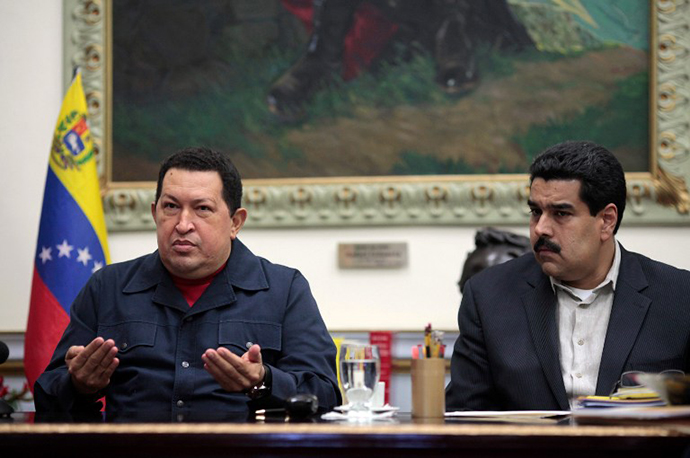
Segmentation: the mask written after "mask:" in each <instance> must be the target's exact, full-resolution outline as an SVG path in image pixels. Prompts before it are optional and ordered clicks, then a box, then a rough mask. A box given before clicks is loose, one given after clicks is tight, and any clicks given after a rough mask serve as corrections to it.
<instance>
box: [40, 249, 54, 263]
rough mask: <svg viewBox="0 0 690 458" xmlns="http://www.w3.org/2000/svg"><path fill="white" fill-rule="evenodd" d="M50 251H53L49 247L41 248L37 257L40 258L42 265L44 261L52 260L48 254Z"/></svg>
mask: <svg viewBox="0 0 690 458" xmlns="http://www.w3.org/2000/svg"><path fill="white" fill-rule="evenodd" d="M51 251H53V249H52V248H50V247H41V253H40V254H39V255H38V257H39V258H41V261H42V262H43V264H45V263H46V261H52V260H53V256H52V255H51V254H50V252H51Z"/></svg>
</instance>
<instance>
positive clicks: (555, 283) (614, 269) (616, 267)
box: [549, 239, 621, 296]
mask: <svg viewBox="0 0 690 458" xmlns="http://www.w3.org/2000/svg"><path fill="white" fill-rule="evenodd" d="M613 244H614V247H615V250H614V254H613V264H611V268H610V269H609V271H608V273H607V274H606V277H605V278H604V280H603V281H602V282H601V283H599V285H597V287H596V288H594V289H593V290H592V293H594V294H596V293H598V292H599V290H601V289H602V288H603V287H604V286H606V285H608V284H609V283H610V284H611V289H612V290H613V291H615V290H616V283H617V282H618V272H619V271H620V267H621V248H620V246H619V245H618V241H616V240H615V239H614V241H613ZM549 281H550V282H551V289H552V290H553V292H554V293H555V292H556V288H560V289H563V290H565V291H567V292H568V293H569V294H571V295H574V296H577V294H574V292H573V290H572V289H570V288H569V287H568V285H564V284H563V283H562V282H561V281H560V280H556V279H555V278H553V277H549Z"/></svg>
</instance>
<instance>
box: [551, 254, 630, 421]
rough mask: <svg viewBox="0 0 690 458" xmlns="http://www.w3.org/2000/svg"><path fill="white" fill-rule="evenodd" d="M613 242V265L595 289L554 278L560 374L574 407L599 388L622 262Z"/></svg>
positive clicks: (552, 285) (552, 283)
mask: <svg viewBox="0 0 690 458" xmlns="http://www.w3.org/2000/svg"><path fill="white" fill-rule="evenodd" d="M614 243H615V247H616V250H615V255H614V258H613V264H612V265H611V269H609V272H608V274H607V275H606V278H604V280H603V281H602V282H601V283H600V284H599V285H598V286H597V287H596V288H594V289H592V290H583V289H579V288H573V287H571V286H568V285H564V284H562V283H561V282H560V281H558V280H556V279H554V278H551V287H552V288H553V289H554V292H555V293H556V297H557V301H558V305H557V312H556V319H557V322H558V337H559V347H560V348H559V350H560V353H559V354H560V361H561V373H562V374H563V383H564V384H565V391H566V394H567V395H568V399H569V401H570V406H571V408H572V407H573V406H574V404H575V400H576V399H577V397H578V396H588V395H593V394H594V392H595V390H596V387H597V378H598V375H599V365H600V363H601V355H602V353H603V351H604V341H605V340H606V330H607V329H608V325H609V318H610V316H611V308H612V306H613V295H614V292H615V290H616V280H617V279H618V271H619V268H620V261H621V250H620V247H619V246H618V242H616V241H614Z"/></svg>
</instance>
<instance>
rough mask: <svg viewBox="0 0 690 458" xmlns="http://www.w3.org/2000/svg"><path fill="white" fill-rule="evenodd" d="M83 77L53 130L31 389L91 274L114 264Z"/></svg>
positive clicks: (29, 367) (27, 365) (30, 348)
mask: <svg viewBox="0 0 690 458" xmlns="http://www.w3.org/2000/svg"><path fill="white" fill-rule="evenodd" d="M81 81H82V78H81V73H77V75H76V77H75V78H74V80H73V81H72V84H71V86H70V88H69V89H68V91H67V94H66V95H65V99H64V101H63V103H62V108H61V110H60V116H59V118H58V121H57V124H56V126H55V132H54V134H53V141H52V145H51V148H50V158H49V160H48V175H47V177H46V185H45V191H44V194H43V207H42V210H41V222H40V225H39V231H38V243H37V245H36V253H35V257H34V274H33V281H32V285H31V303H30V306H29V319H28V324H27V328H26V336H25V340H24V371H25V374H26V378H27V381H28V383H29V387H30V388H31V390H32V391H33V386H34V383H35V382H36V379H37V378H38V376H39V375H41V373H42V372H43V370H44V369H45V367H46V366H47V365H48V363H49V362H50V358H51V356H52V354H53V351H54V350H55V347H56V345H57V343H58V341H59V340H60V337H61V336H62V333H63V332H64V330H65V328H66V327H67V324H68V322H69V310H70V305H71V304H72V302H73V301H74V298H75V297H76V296H77V294H78V293H79V291H80V290H81V288H82V287H83V286H84V285H85V284H86V281H87V280H88V279H89V277H90V276H91V274H92V273H93V272H95V271H97V270H98V269H100V268H101V267H103V266H104V265H106V264H107V263H109V262H110V255H109V253H108V242H107V233H106V227H105V219H104V217H103V205H102V203H101V194H100V189H99V186H98V172H97V169H96V158H95V153H94V149H93V143H92V140H91V135H90V132H89V126H88V123H87V119H86V113H87V106H86V97H85V96H84V90H83V88H82V82H81Z"/></svg>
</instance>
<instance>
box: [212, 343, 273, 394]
mask: <svg viewBox="0 0 690 458" xmlns="http://www.w3.org/2000/svg"><path fill="white" fill-rule="evenodd" d="M201 359H202V361H203V362H204V369H206V370H207V371H208V373H209V374H211V376H212V377H213V378H214V379H215V380H216V381H217V382H218V383H219V384H220V386H221V387H222V388H223V389H224V390H225V391H229V392H236V391H246V390H249V389H251V388H253V387H255V386H257V385H259V384H260V383H261V382H262V381H263V379H264V376H265V375H266V368H264V365H263V363H262V360H261V347H259V346H258V345H256V344H254V345H252V346H251V347H250V348H249V350H247V352H246V353H245V354H243V355H242V356H241V357H240V356H237V355H236V354H234V353H233V352H231V351H230V350H228V349H227V348H225V347H219V348H217V349H215V350H214V349H212V348H209V349H208V350H206V351H205V352H204V354H203V355H201Z"/></svg>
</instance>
